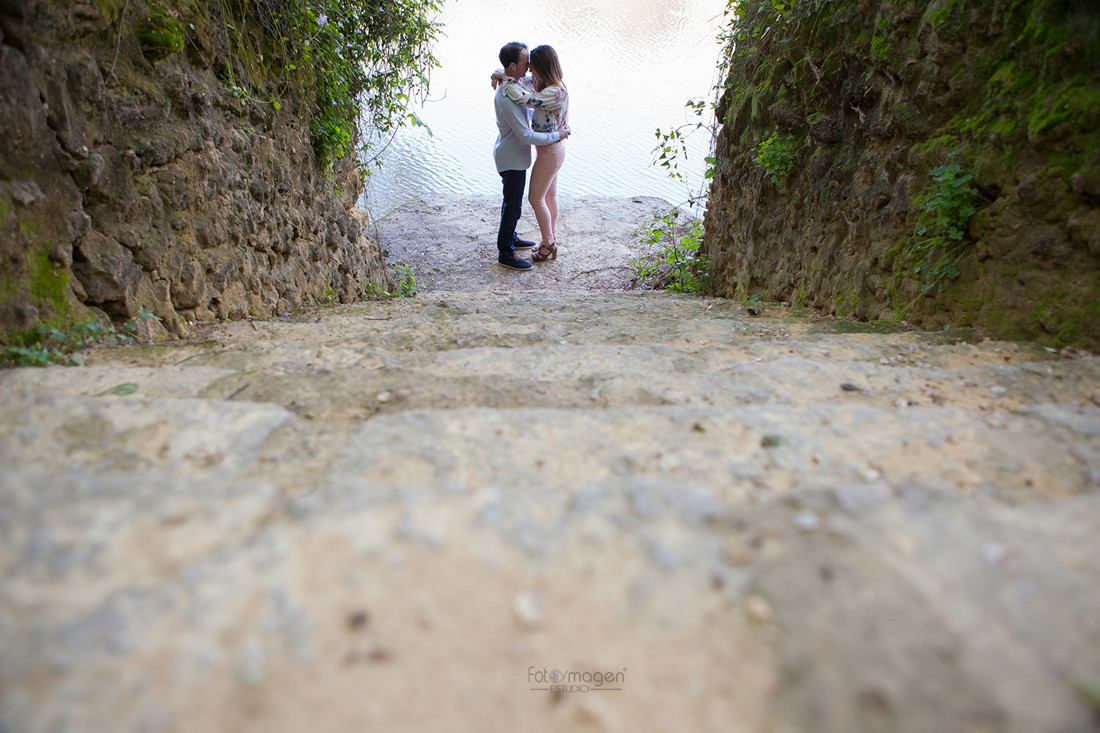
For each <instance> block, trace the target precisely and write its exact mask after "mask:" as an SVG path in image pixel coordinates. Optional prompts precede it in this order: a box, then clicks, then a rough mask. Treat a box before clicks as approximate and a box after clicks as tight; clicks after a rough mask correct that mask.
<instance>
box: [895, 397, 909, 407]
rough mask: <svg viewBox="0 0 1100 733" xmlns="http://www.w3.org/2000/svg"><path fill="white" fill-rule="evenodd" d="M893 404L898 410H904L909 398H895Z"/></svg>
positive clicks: (907, 405)
mask: <svg viewBox="0 0 1100 733" xmlns="http://www.w3.org/2000/svg"><path fill="white" fill-rule="evenodd" d="M894 406H895V407H897V408H898V409H899V410H904V409H905V408H906V407H909V400H907V399H905V398H904V397H899V398H898V399H897V400H895V401H894Z"/></svg>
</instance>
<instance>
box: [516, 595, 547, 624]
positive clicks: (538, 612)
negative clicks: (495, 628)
mask: <svg viewBox="0 0 1100 733" xmlns="http://www.w3.org/2000/svg"><path fill="white" fill-rule="evenodd" d="M512 614H513V615H514V616H515V617H516V621H517V622H518V623H519V625H520V626H522V627H524V628H526V629H537V628H538V627H539V626H541V625H542V597H541V596H539V595H538V594H537V593H520V594H519V595H518V596H516V597H515V600H513V601H512Z"/></svg>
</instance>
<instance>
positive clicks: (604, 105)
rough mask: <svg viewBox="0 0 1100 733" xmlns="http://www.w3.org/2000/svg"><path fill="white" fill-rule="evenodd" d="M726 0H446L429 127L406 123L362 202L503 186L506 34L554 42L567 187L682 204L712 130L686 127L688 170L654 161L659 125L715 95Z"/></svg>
mask: <svg viewBox="0 0 1100 733" xmlns="http://www.w3.org/2000/svg"><path fill="white" fill-rule="evenodd" d="M725 8H726V0H540V1H539V2H530V3H521V4H509V3H501V2H499V0H448V2H447V3H446V5H445V6H444V9H443V13H442V16H441V18H440V20H441V21H442V22H443V28H442V33H441V35H440V39H439V41H438V42H437V44H436V48H435V55H436V57H437V58H438V59H439V60H440V62H441V64H442V66H441V67H440V68H436V69H434V70H433V71H432V77H431V87H430V93H429V96H428V99H427V100H426V101H425V102H424V104H423V105H422V106H421V105H420V104H418V103H417V104H415V106H414V107H413V109H414V111H416V113H417V114H418V115H419V116H420V117H421V119H423V120H424V122H425V123H426V124H427V125H428V127H429V128H430V129H431V131H432V135H429V134H428V132H427V131H426V130H424V129H423V128H408V129H404V130H402V131H400V132H399V133H398V134H397V136H396V137H395V139H394V140H393V142H392V143H391V144H390V145H389V147H388V148H387V149H386V150H385V152H384V153H383V154H382V156H381V158H380V159H381V161H382V168H381V170H376V171H375V173H374V174H373V175H372V176H371V177H370V179H369V180H368V182H367V190H366V192H365V194H364V196H363V199H362V200H361V205H362V206H364V208H367V209H368V210H369V211H371V212H372V213H373V215H374V216H376V217H378V216H384V215H385V214H387V213H389V212H390V211H392V210H393V209H394V208H396V207H397V206H400V205H401V204H402V203H404V202H405V201H408V200H410V199H413V198H416V197H418V196H421V195H425V194H427V195H430V194H432V193H434V192H443V193H451V194H473V195H485V194H497V195H499V194H500V177H499V176H498V175H497V173H496V169H495V168H494V166H493V157H492V151H493V143H494V141H495V140H496V134H497V128H496V122H495V117H494V113H493V91H492V89H491V87H490V86H489V74H490V73H491V72H492V70H493V69H495V68H497V67H499V66H500V63H499V61H498V60H497V53H498V51H499V50H500V47H501V46H503V45H504V44H505V43H507V42H508V41H513V40H515V41H521V42H523V43H526V44H527V45H528V46H529V47H530V48H534V47H535V46H536V45H539V44H543V43H546V44H550V45H551V46H553V47H554V48H555V49H556V50H557V52H558V56H559V57H560V59H561V63H562V69H563V73H564V77H565V84H566V86H567V87H568V88H569V93H570V107H569V119H570V127H571V128H572V130H573V135H572V136H571V137H570V138H569V140H568V141H566V148H567V157H566V161H565V165H564V167H563V168H562V171H561V173H560V174H559V179H558V193H559V195H561V196H570V197H571V196H593V195H595V196H623V197H629V196H657V197H660V198H663V199H665V200H667V201H669V202H670V203H673V204H679V203H681V202H683V201H685V200H686V199H687V197H688V195H689V194H691V193H692V192H696V193H697V192H698V191H699V190H701V188H702V185H703V171H704V169H705V163H704V161H703V158H704V157H706V155H707V154H708V150H709V146H710V138H709V132H708V131H707V130H700V131H698V133H697V134H695V135H693V136H692V137H691V138H689V147H688V158H687V160H686V161H685V162H682V163H681V164H680V168H681V171H682V172H683V173H684V178H685V180H684V181H674V180H671V179H670V178H669V177H668V176H667V174H666V173H665V170H664V169H663V168H659V167H655V166H653V165H652V161H653V148H654V146H655V145H656V144H657V138H656V137H655V134H654V133H655V131H656V130H657V128H661V129H663V130H666V131H667V130H670V129H672V128H674V127H676V126H679V125H682V124H685V123H686V122H692V121H695V120H696V119H697V118H695V117H694V116H693V115H691V114H689V110H687V109H686V108H685V103H686V102H687V101H688V100H689V99H693V98H695V99H699V98H702V99H706V100H708V101H710V100H712V99H713V87H714V85H715V84H716V83H717V82H718V78H717V76H718V74H717V65H718V56H719V45H718V41H717V34H718V31H719V30H720V28H721V27H722V25H723V21H724V18H723V12H724V10H725Z"/></svg>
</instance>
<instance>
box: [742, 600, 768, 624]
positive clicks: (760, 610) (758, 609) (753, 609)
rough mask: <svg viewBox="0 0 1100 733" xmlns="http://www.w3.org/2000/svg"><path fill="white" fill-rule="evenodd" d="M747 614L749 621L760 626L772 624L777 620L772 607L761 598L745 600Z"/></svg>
mask: <svg viewBox="0 0 1100 733" xmlns="http://www.w3.org/2000/svg"><path fill="white" fill-rule="evenodd" d="M745 614H746V615H747V616H748V619H749V621H752V622H753V623H758V624H766V623H770V622H771V620H772V619H773V618H775V611H773V610H772V605H771V604H770V603H768V602H767V601H766V600H764V599H763V598H761V597H760V596H749V597H748V598H747V599H746V600H745Z"/></svg>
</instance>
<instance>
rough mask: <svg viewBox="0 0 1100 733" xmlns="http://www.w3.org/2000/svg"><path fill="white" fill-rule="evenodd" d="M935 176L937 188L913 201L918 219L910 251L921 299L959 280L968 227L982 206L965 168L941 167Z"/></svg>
mask: <svg viewBox="0 0 1100 733" xmlns="http://www.w3.org/2000/svg"><path fill="white" fill-rule="evenodd" d="M931 174H932V181H933V184H932V185H931V186H929V187H928V188H927V189H925V190H924V191H923V192H922V193H920V194H918V195H917V196H915V197H914V198H913V204H912V210H913V211H915V212H916V214H917V219H916V224H915V225H914V227H913V237H912V242H911V244H910V247H909V250H908V254H909V259H910V262H911V263H912V264H913V265H914V268H913V273H914V274H915V275H916V276H917V277H918V278H919V279H920V281H921V289H920V294H921V295H924V294H925V293H927V292H929V291H930V290H932V289H933V288H939V289H942V288H943V286H944V284H945V283H946V282H947V281H948V280H954V279H955V278H957V277H958V276H959V267H958V263H959V260H961V259H962V256H963V255H964V254H965V252H966V229H967V225H968V224H969V223H970V217H972V216H973V215H974V212H975V211H976V210H977V208H976V204H977V203H978V192H977V190H975V188H974V187H973V186H971V185H970V181H971V180H972V178H973V175H972V174H970V173H968V172H964V171H963V169H962V167H961V166H959V165H954V164H952V165H941V166H938V167H936V168H933V169H932V171H931Z"/></svg>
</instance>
